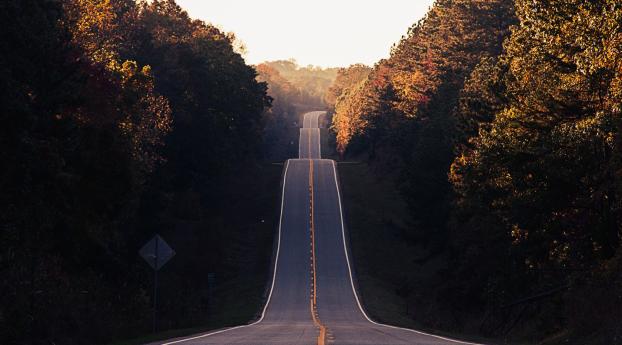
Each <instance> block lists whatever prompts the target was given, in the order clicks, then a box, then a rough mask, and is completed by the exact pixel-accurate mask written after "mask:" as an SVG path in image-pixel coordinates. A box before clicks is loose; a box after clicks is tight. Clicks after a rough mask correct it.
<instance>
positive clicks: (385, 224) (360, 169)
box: [338, 162, 492, 344]
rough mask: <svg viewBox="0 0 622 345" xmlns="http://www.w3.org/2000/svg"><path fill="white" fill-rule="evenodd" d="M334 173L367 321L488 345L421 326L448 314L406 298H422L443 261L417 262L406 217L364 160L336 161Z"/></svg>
mask: <svg viewBox="0 0 622 345" xmlns="http://www.w3.org/2000/svg"><path fill="white" fill-rule="evenodd" d="M338 173H339V178H340V183H341V189H342V197H343V206H344V217H345V222H346V226H347V229H348V236H349V241H350V242H349V243H350V250H351V252H352V257H353V260H352V261H353V265H354V270H355V272H356V273H355V274H356V281H357V285H358V291H359V294H360V297H361V299H362V301H361V302H362V304H363V306H364V308H365V311H366V312H367V313H368V315H369V317H370V318H372V319H373V320H374V321H377V322H381V323H386V324H389V325H394V326H400V327H406V328H411V329H416V330H420V331H422V332H427V333H431V334H435V335H440V336H446V337H452V338H460V339H469V340H471V341H478V342H487V343H489V344H490V343H491V342H492V340H490V339H483V338H481V337H477V336H470V335H462V334H461V335H456V334H454V333H451V332H446V331H440V330H437V329H429V328H426V327H425V326H423V325H424V324H425V321H426V318H429V317H437V318H438V317H451V315H450V314H451V311H438V310H435V311H431V310H416V303H413V301H412V300H409V299H408V298H407V296H408V295H410V296H412V295H413V293H414V295H415V296H417V297H418V298H425V296H421V293H420V291H422V290H423V289H422V288H421V287H420V286H421V285H422V283H423V282H425V283H426V284H429V283H430V281H432V282H436V281H439V283H440V279H441V278H440V275H439V273H440V270H441V269H442V268H444V267H445V265H446V261H445V259H444V258H443V256H442V255H440V256H437V257H435V258H432V259H430V260H427V261H425V262H423V263H420V261H419V260H418V259H419V258H420V257H421V256H422V255H424V254H425V250H424V248H422V247H420V246H419V245H418V244H417V243H415V242H413V241H412V240H406V239H405V238H404V236H403V232H404V231H405V230H406V229H407V228H408V227H409V226H411V217H410V215H409V213H408V209H407V206H406V203H405V202H404V200H403V199H402V197H401V196H400V195H399V192H398V191H397V190H396V189H395V187H394V184H393V182H392V181H391V180H390V179H384V180H382V179H379V178H378V177H376V175H375V174H374V173H373V171H372V170H371V168H370V167H369V166H368V165H367V164H366V163H364V162H361V163H357V162H341V163H340V164H339V167H338ZM405 291H409V293H405Z"/></svg>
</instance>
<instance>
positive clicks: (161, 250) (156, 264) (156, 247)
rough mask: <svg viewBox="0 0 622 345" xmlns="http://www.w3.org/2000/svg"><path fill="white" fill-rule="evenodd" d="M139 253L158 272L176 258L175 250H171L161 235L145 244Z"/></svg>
mask: <svg viewBox="0 0 622 345" xmlns="http://www.w3.org/2000/svg"><path fill="white" fill-rule="evenodd" d="M138 253H139V254H140V256H142V257H143V259H145V261H147V263H148V264H149V266H151V268H153V269H154V270H156V271H157V270H159V269H160V268H162V266H164V264H166V263H167V262H168V261H169V260H170V259H171V258H172V257H173V256H175V251H174V250H173V248H171V247H170V246H169V245H168V243H166V241H164V240H163V239H162V237H160V235H155V236H153V238H152V239H151V240H150V241H149V242H147V243H145V245H144V246H143V247H142V248H141V249H140V251H139V252H138Z"/></svg>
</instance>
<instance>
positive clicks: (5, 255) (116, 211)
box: [0, 0, 281, 345]
mask: <svg viewBox="0 0 622 345" xmlns="http://www.w3.org/2000/svg"><path fill="white" fill-rule="evenodd" d="M0 18H1V21H2V23H3V29H2V30H1V31H0V44H1V48H2V54H1V55H0V66H1V68H0V74H1V78H0V83H1V90H0V97H1V99H2V101H1V102H0V104H1V114H2V115H1V116H2V122H3V126H2V128H1V129H0V132H1V134H0V147H2V148H1V149H0V159H2V161H3V169H2V173H1V174H0V188H1V190H2V193H1V196H0V204H1V205H2V206H1V207H0V224H1V232H0V243H1V244H2V246H1V248H0V272H1V275H2V279H1V280H0V342H1V343H2V344H7V345H8V344H51V343H54V344H102V343H108V342H110V341H113V340H119V339H124V338H125V339H127V338H131V337H134V336H138V335H142V334H145V333H149V332H150V331H151V313H152V311H151V308H152V304H151V303H152V302H151V300H152V292H151V289H152V284H153V281H152V274H153V273H152V271H151V269H150V268H149V266H148V265H147V264H146V263H145V262H144V261H143V260H142V258H140V256H139V255H138V253H137V252H138V249H139V248H140V247H141V246H142V245H143V244H144V243H145V242H146V241H147V240H148V239H150V238H151V236H153V234H154V233H160V234H161V235H162V236H163V238H165V240H166V241H168V242H169V244H171V245H172V247H173V248H174V250H175V251H176V252H177V255H176V257H175V258H173V260H172V261H171V263H169V264H168V265H167V266H165V267H164V268H163V270H162V272H161V274H160V281H161V284H160V292H159V295H160V301H159V314H160V317H159V324H158V325H157V326H158V329H163V330H164V329H171V328H184V327H196V326H199V325H203V326H206V327H212V328H213V327H222V326H224V325H226V324H227V323H234V324H237V323H240V322H246V320H248V319H250V318H252V317H253V315H254V313H255V312H256V310H257V309H258V308H259V305H260V304H261V303H262V300H261V299H262V296H261V295H262V293H263V287H264V284H265V281H266V279H267V276H268V270H269V262H270V255H271V251H272V240H273V234H274V229H275V224H274V220H275V218H276V216H277V215H276V214H275V211H274V209H275V208H276V204H277V198H278V194H277V193H278V192H277V188H276V186H278V184H279V179H280V174H281V172H280V168H279V167H276V169H275V168H270V167H266V166H265V164H262V162H263V156H264V151H263V145H262V142H263V139H262V138H263V131H264V122H265V116H266V111H267V110H268V109H269V107H270V104H271V98H270V96H268V95H267V89H268V87H267V85H266V83H264V82H259V81H257V80H256V77H257V72H256V70H255V69H254V68H253V67H251V66H248V65H247V64H246V63H245V62H244V59H243V58H242V56H241V55H240V54H239V53H238V52H237V51H236V50H235V49H234V47H235V43H236V38H235V37H234V36H233V35H232V34H227V33H224V32H222V31H220V30H219V29H217V28H216V27H214V26H211V25H208V24H206V23H204V22H201V21H198V20H193V19H191V18H189V17H188V15H187V13H186V12H185V11H183V10H182V9H181V8H180V7H179V6H178V5H177V4H176V3H175V2H174V1H173V0H161V1H160V0H154V1H150V2H135V1H133V0H110V1H99V0H62V1H39V0H8V1H2V2H1V3H0ZM240 181H242V182H240ZM245 181H252V182H255V183H250V182H245ZM249 191H250V193H251V197H243V198H242V197H240V195H242V194H243V193H247V192H249ZM238 212H246V213H247V214H248V215H249V219H239V217H238V218H235V217H234V218H233V219H234V221H231V218H232V217H233V216H234V215H235V214H237V213H238ZM206 229H207V231H206ZM207 272H211V273H212V274H210V275H208V274H207ZM241 272H246V273H245V274H241ZM208 276H209V277H208ZM240 277H246V278H244V279H246V280H244V279H243V278H240ZM210 279H211V281H210ZM235 279H238V281H236V282H235V284H234V285H235V286H241V288H246V289H248V290H249V292H248V293H247V292H245V291H242V292H241V291H240V290H239V289H238V290H232V289H229V288H220V287H222V286H226V285H227V284H233V283H232V281H234V280H235ZM240 279H242V280H240ZM227 290H232V291H233V293H235V294H238V295H242V296H246V298H242V299H240V298H238V296H230V295H227V294H226V293H224V292H222V291H227ZM255 291H256V292H255ZM230 293H231V292H229V294H230ZM231 298H235V299H236V301H234V302H237V306H238V307H237V313H238V314H236V315H228V316H227V319H226V320H225V321H223V320H221V319H218V318H217V317H215V316H214V315H216V314H218V313H219V312H220V310H221V309H219V308H221V307H222V305H224V304H226V303H229V302H231V301H230V300H228V299H231ZM220 301H222V302H220ZM221 304H222V305H221ZM223 323H225V324H223Z"/></svg>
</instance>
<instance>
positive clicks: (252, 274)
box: [111, 163, 283, 345]
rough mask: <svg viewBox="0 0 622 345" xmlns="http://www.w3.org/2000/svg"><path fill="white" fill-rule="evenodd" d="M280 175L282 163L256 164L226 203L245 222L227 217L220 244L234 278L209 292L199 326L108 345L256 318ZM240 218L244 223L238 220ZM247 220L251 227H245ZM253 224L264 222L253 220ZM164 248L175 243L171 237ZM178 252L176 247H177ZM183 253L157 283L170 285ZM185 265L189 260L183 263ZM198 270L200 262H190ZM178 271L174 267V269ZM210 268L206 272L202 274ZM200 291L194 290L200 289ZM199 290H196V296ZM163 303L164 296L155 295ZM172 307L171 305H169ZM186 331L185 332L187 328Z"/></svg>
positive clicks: (222, 280)
mask: <svg viewBox="0 0 622 345" xmlns="http://www.w3.org/2000/svg"><path fill="white" fill-rule="evenodd" d="M282 171H283V165H282V164H270V163H264V164H261V165H260V166H259V167H258V169H257V171H254V172H253V173H252V176H253V178H247V179H246V181H240V186H238V187H240V188H236V191H235V192H233V193H236V194H232V195H231V196H230V197H228V199H230V200H223V202H226V203H227V205H228V207H229V208H230V209H231V212H229V213H233V214H235V212H234V211H235V210H246V211H245V212H244V214H245V215H246V216H245V217H237V219H236V218H235V217H233V216H228V217H227V218H229V223H228V224H227V227H228V229H227V230H228V231H226V233H225V236H227V237H226V238H225V239H224V242H225V243H226V244H227V245H226V248H225V249H224V255H226V256H227V262H228V263H229V265H232V266H231V267H238V268H237V269H236V270H237V273H236V274H235V275H229V276H224V275H221V276H220V277H221V278H219V279H218V280H217V281H216V283H215V284H214V285H215V286H214V287H213V291H212V294H213V301H214V302H213V303H212V304H211V305H210V307H209V312H207V313H206V316H205V318H203V321H201V322H197V323H195V324H181V327H179V328H174V329H168V330H163V331H161V332H158V333H153V334H149V333H147V334H143V335H139V336H137V337H135V338H132V339H122V340H118V341H115V342H112V343H111V345H137V344H147V343H150V342H154V341H159V340H164V339H171V338H176V337H183V336H189V335H192V334H197V333H203V332H207V331H210V330H216V329H221V328H225V327H230V326H237V325H242V324H247V323H249V322H252V321H254V320H256V319H257V318H258V317H259V314H260V311H261V310H262V308H263V305H264V303H265V299H266V297H267V291H268V290H267V287H268V285H267V282H268V281H269V276H270V274H271V268H272V265H271V261H272V260H271V258H272V255H273V244H274V241H275V238H276V237H275V235H276V231H277V224H278V217H279V205H280V188H279V185H280V181H281V175H282ZM242 218H243V219H242ZM249 220H252V223H250V224H249ZM256 220H263V221H257V222H256ZM167 238H170V239H171V241H170V242H169V243H174V242H175V238H174V237H171V236H169V237H167ZM176 249H177V247H176ZM183 254H184V251H183V250H181V249H180V250H179V252H178V255H177V256H178V257H176V258H175V259H176V260H172V261H171V264H169V266H168V267H165V269H164V270H163V272H162V274H161V279H160V281H161V282H166V281H167V280H168V281H171V280H173V279H174V277H173V276H170V277H167V269H168V270H169V272H172V271H175V270H176V269H178V270H179V269H184V268H185V266H186V265H187V264H188V263H187V262H186V263H184V262H183V260H181V257H179V256H182V255H183ZM187 260H190V261H192V260H194V261H196V259H193V258H187V259H186V261H187ZM193 264H195V265H199V267H201V264H200V263H196V262H195V263H193ZM176 266H179V267H176ZM208 271H209V268H208V267H206V268H205V274H207V273H208ZM201 288H203V289H204V288H205V287H198V288H197V289H199V290H200V289H201ZM200 292H201V291H197V293H200ZM160 295H161V297H163V299H165V297H166V295H167V293H166V291H162V293H161V294H160ZM173 302H174V301H173ZM186 326H187V327H186Z"/></svg>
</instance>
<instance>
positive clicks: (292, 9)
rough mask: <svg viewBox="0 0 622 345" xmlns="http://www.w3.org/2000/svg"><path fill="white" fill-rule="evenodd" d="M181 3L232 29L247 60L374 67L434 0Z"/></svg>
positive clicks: (194, 15) (195, 16) (196, 16)
mask: <svg viewBox="0 0 622 345" xmlns="http://www.w3.org/2000/svg"><path fill="white" fill-rule="evenodd" d="M177 3H178V4H179V6H181V7H182V8H183V9H184V10H186V11H187V12H188V14H189V15H190V17H192V18H193V19H200V20H203V21H205V22H207V23H210V24H212V25H214V26H216V27H218V28H220V29H222V30H223V31H225V32H233V33H234V34H235V36H236V38H237V39H238V40H239V41H240V42H241V43H242V44H243V45H244V47H245V48H246V49H245V54H243V57H244V59H245V60H246V62H247V63H248V64H252V65H256V64H259V63H262V62H265V61H275V60H291V59H293V60H295V61H296V62H297V63H298V64H299V65H300V66H308V65H313V66H317V67H322V68H329V67H347V66H350V65H352V64H356V63H362V64H365V65H368V66H373V65H374V64H375V63H376V62H377V61H379V60H380V59H383V58H387V57H389V54H390V50H391V46H392V45H393V44H395V43H397V42H399V40H400V38H401V37H402V36H403V35H405V34H406V33H407V31H408V28H409V27H411V26H412V25H413V24H415V23H416V22H417V21H418V20H420V19H421V18H423V17H424V16H425V14H426V13H427V12H428V10H429V8H430V6H432V4H433V3H434V0H420V1H408V0H388V1H384V2H383V3H382V6H370V5H369V4H367V3H365V4H361V3H359V2H355V1H352V0H348V1H340V2H334V1H333V2H331V1H329V0H318V1H316V2H315V3H314V4H313V5H312V6H307V8H304V10H303V11H301V10H300V7H301V6H300V5H299V4H300V3H296V2H292V1H287V0H266V1H263V2H255V1H245V0H231V1H228V2H222V3H209V2H203V1H197V0H178V1H177ZM297 6H298V7H297ZM394 8H400V11H394V10H393V9H394ZM241 9H244V10H241ZM284 13H285V15H283V14H284ZM313 18H321V19H313ZM319 23H322V24H323V25H319ZM283 28H288V29H287V30H283ZM363 47H364V48H365V49H362V48H363Z"/></svg>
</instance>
